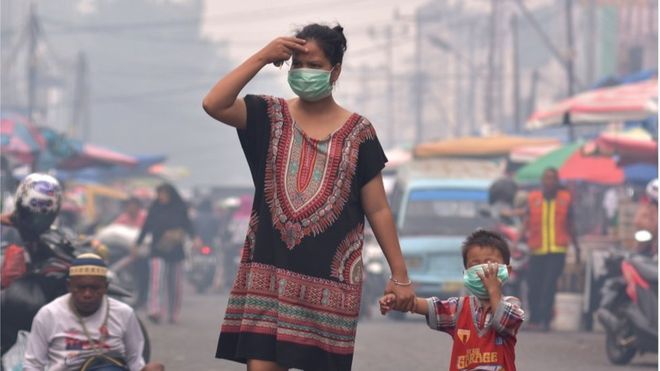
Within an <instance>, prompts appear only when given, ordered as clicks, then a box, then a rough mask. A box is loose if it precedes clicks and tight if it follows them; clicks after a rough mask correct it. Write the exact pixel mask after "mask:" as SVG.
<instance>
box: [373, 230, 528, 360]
mask: <svg viewBox="0 0 660 371" xmlns="http://www.w3.org/2000/svg"><path fill="white" fill-rule="evenodd" d="M462 252H463V265H464V266H465V268H466V271H465V274H464V276H463V280H464V283H465V287H466V288H467V289H468V291H469V292H470V293H471V294H472V295H470V296H465V297H462V298H449V299H448V300H440V299H438V298H436V297H432V298H428V299H423V298H416V299H415V306H414V308H413V310H412V311H413V312H415V313H418V314H423V315H425V316H426V321H427V323H428V325H429V327H431V328H432V329H434V330H439V331H444V332H447V333H448V334H449V335H451V336H452V337H453V338H454V346H453V348H452V353H451V364H450V365H449V369H450V370H451V371H454V370H456V371H458V370H477V369H478V370H492V371H498V370H506V371H515V369H516V366H515V352H514V347H515V345H516V334H517V332H518V328H519V327H520V325H521V324H522V322H523V318H524V312H523V310H522V309H521V308H520V300H518V299H517V298H514V297H503V296H502V283H503V282H504V281H505V280H506V279H507V278H508V275H509V271H510V270H511V267H510V266H509V259H510V253H509V249H508V246H507V243H506V241H505V240H504V238H502V236H500V235H499V234H497V233H494V232H490V231H485V230H478V231H476V232H474V233H473V234H472V235H470V236H469V237H468V238H467V239H466V240H465V242H463V247H462ZM394 299H395V296H394V295H393V294H387V295H385V296H383V297H382V298H381V299H380V308H381V313H382V314H385V313H387V312H388V311H389V310H390V309H391V304H392V303H393V301H394Z"/></svg>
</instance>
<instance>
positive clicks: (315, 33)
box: [296, 23, 346, 66]
mask: <svg viewBox="0 0 660 371" xmlns="http://www.w3.org/2000/svg"><path fill="white" fill-rule="evenodd" d="M296 37H297V38H299V39H305V40H314V41H315V42H316V43H317V44H318V45H319V47H320V48H321V50H323V53H325V56H326V57H327V58H328V60H329V61H330V63H331V64H332V65H333V66H334V65H337V64H339V63H341V62H342V60H343V59H344V52H346V37H345V36H344V28H343V27H342V26H341V25H339V24H337V25H336V26H335V27H332V28H330V27H328V26H326V25H321V24H318V23H312V24H308V25H307V26H305V27H303V28H302V29H300V30H298V32H296Z"/></svg>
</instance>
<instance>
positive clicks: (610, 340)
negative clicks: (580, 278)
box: [596, 250, 658, 365]
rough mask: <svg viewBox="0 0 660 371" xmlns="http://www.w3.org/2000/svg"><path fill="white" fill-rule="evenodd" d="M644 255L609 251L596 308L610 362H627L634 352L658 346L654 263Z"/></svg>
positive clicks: (652, 349) (655, 265)
mask: <svg viewBox="0 0 660 371" xmlns="http://www.w3.org/2000/svg"><path fill="white" fill-rule="evenodd" d="M657 264H658V263H657V261H654V260H653V259H651V258H650V257H648V256H644V255H640V254H635V253H630V252H623V251H620V250H614V251H612V252H611V253H610V254H609V256H607V257H606V258H605V272H606V273H605V275H606V276H605V283H604V286H603V288H602V289H601V301H600V305H599V309H598V310H597V312H596V316H597V318H598V320H599V321H600V322H601V323H602V324H603V326H604V327H605V331H606V341H605V350H606V353H607V357H608V359H609V360H610V362H612V363H614V364H617V365H624V364H627V363H629V362H630V361H631V360H632V358H633V357H634V356H635V354H636V353H637V352H640V353H644V352H653V353H655V352H657V349H658V331H657V328H658V265H657Z"/></svg>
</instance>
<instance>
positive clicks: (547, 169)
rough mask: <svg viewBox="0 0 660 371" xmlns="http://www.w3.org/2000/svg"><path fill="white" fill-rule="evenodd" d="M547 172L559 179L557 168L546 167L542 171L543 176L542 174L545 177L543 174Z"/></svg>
mask: <svg viewBox="0 0 660 371" xmlns="http://www.w3.org/2000/svg"><path fill="white" fill-rule="evenodd" d="M547 172H550V173H552V174H553V175H554V176H556V177H559V170H557V168H556V167H554V166H548V167H546V168H545V169H544V170H543V174H544V175H545V173H547Z"/></svg>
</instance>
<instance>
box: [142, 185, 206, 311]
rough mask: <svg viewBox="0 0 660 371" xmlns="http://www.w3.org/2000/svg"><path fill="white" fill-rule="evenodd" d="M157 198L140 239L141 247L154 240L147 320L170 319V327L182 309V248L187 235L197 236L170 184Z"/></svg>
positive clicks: (164, 187)
mask: <svg viewBox="0 0 660 371" xmlns="http://www.w3.org/2000/svg"><path fill="white" fill-rule="evenodd" d="M156 194H157V198H156V200H155V201H154V202H153V204H152V205H151V207H150V208H149V213H148V214H147V219H146V221H145V222H144V226H143V227H142V230H141V232H140V236H139V237H138V239H137V245H140V244H141V243H142V241H143V240H144V238H145V237H146V236H147V235H148V234H151V236H152V243H151V246H150V248H151V251H150V261H149V268H150V278H149V291H148V292H149V294H148V298H147V310H148V317H149V319H150V320H151V321H152V322H154V323H159V322H160V321H161V320H163V319H165V316H167V319H168V321H169V322H170V323H176V322H177V320H178V318H179V312H180V309H181V284H182V272H181V271H182V264H181V262H182V261H183V260H184V258H185V253H184V251H183V245H184V242H185V237H186V235H188V236H189V237H191V238H193V236H194V235H195V232H194V230H193V226H192V223H191V222H190V218H189V216H188V206H187V205H186V203H185V202H184V201H183V199H182V198H181V196H180V195H179V193H178V192H177V191H176V189H175V188H174V187H173V186H172V185H171V184H167V183H166V184H162V185H160V186H158V188H156ZM135 250H136V248H135V247H134V248H133V251H134V252H135Z"/></svg>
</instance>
